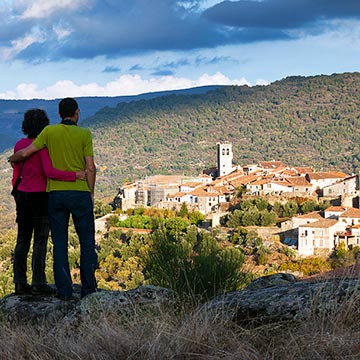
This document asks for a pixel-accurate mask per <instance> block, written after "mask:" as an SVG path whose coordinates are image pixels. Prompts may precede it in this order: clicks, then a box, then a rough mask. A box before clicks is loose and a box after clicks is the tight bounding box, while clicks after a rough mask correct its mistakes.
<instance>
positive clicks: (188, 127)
mask: <svg viewBox="0 0 360 360" xmlns="http://www.w3.org/2000/svg"><path fill="white" fill-rule="evenodd" d="M359 94H360V74H359V73H345V74H337V75H332V76H315V77H289V78H286V79H284V80H281V81H277V82H275V83H273V84H270V85H268V86H254V87H248V86H226V87H221V88H219V89H217V90H212V91H210V92H208V93H206V94H194V93H191V94H170V95H166V96H158V97H155V98H152V99H148V100H145V99H143V100H139V101H131V102H126V103H124V102H123V103H119V104H118V105H117V106H116V107H115V108H110V107H107V108H103V109H102V110H100V111H98V112H97V113H96V114H95V115H94V116H93V117H90V118H88V119H83V121H82V126H85V127H89V128H90V129H91V130H92V132H93V135H94V147H95V152H96V154H95V160H96V162H97V165H98V169H99V172H98V176H97V187H96V191H97V198H99V199H101V198H104V197H107V196H114V195H115V194H116V192H117V188H118V186H119V185H121V184H122V183H123V182H124V181H126V180H137V179H141V178H144V177H146V176H148V175H151V174H185V175H197V174H198V173H199V172H200V171H201V170H202V169H204V168H207V167H213V166H215V165H216V143H217V142H219V141H225V140H227V141H231V142H232V143H233V152H234V163H236V164H239V165H242V166H244V165H248V164H251V163H256V162H258V161H263V160H272V159H277V160H282V161H283V162H284V163H285V164H287V165H291V166H296V165H298V166H299V165H309V166H313V167H315V169H317V170H321V169H323V170H327V169H338V170H342V171H344V172H346V173H351V172H355V171H358V170H359V169H360V154H359V152H360V150H359V139H360V136H359V135H360V126H359V125H360V120H359V116H360V106H359V105H360V95H359ZM7 155H9V151H8V152H5V153H3V154H1V155H0V164H1V165H0V171H1V181H0V197H1V201H2V202H1V204H0V212H1V213H4V212H5V213H9V212H10V211H14V205H13V199H12V198H11V197H10V195H9V192H10V174H11V169H10V166H9V164H8V163H7V162H6V156H7ZM3 222H5V217H3ZM10 222H11V223H12V222H13V219H12V220H11V221H10Z"/></svg>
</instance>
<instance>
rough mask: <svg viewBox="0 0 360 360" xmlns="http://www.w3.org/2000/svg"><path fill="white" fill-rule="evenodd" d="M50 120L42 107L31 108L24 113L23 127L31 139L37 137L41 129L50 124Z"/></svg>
mask: <svg viewBox="0 0 360 360" xmlns="http://www.w3.org/2000/svg"><path fill="white" fill-rule="evenodd" d="M49 123H50V121H49V118H48V116H47V115H46V112H45V111H44V110H41V109H30V110H28V111H26V113H25V114H24V120H23V122H22V126H21V129H22V131H23V133H24V134H25V135H27V137H28V138H29V139H34V138H36V137H37V136H38V135H39V134H40V133H41V130H42V129H43V128H44V127H45V126H47V125H49Z"/></svg>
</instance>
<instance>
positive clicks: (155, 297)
mask: <svg viewBox="0 0 360 360" xmlns="http://www.w3.org/2000/svg"><path fill="white" fill-rule="evenodd" d="M74 295H75V296H74V300H70V301H63V300H60V299H58V298H56V297H54V296H40V295H36V296H35V295H15V294H11V295H7V296H5V297H4V298H2V299H1V300H0V316H1V317H2V318H4V319H6V320H9V321H11V322H31V323H39V322H42V321H46V322H57V323H58V322H59V321H65V322H67V323H68V322H71V323H74V322H76V321H79V320H81V319H82V318H86V317H88V316H99V315H100V314H101V313H104V312H106V311H109V310H111V312H113V313H123V314H127V313H129V312H134V311H136V309H138V308H151V309H158V308H160V307H161V306H162V305H164V304H170V303H171V302H172V301H173V300H174V296H173V293H172V291H171V290H168V289H164V288H160V287H155V286H150V285H148V286H140V287H139V288H137V289H133V290H129V291H107V290H99V291H98V292H96V293H94V294H91V295H88V296H86V297H85V298H83V299H82V300H80V288H79V287H78V286H76V285H75V286H74Z"/></svg>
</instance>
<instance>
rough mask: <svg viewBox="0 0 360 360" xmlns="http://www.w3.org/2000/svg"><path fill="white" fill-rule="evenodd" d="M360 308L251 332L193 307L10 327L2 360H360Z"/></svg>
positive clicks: (353, 305) (0, 350) (0, 341)
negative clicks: (192, 308) (196, 310)
mask: <svg viewBox="0 0 360 360" xmlns="http://www.w3.org/2000/svg"><path fill="white" fill-rule="evenodd" d="M317 300H318V299H317V298H316V297H315V298H314V301H313V303H314V307H318V306H319V304H318V303H317ZM359 304H360V293H359V294H356V293H355V294H354V295H352V296H351V297H349V298H348V299H347V300H346V301H345V302H344V303H341V304H336V303H334V306H333V308H332V309H331V311H330V312H328V313H327V314H325V315H324V314H322V315H317V312H316V311H313V315H311V317H310V318H309V319H307V320H305V321H301V322H278V323H273V324H263V325H261V326H256V327H247V328H245V327H242V326H240V325H239V324H236V323H232V322H229V321H226V320H225V317H223V316H221V314H218V315H219V316H216V317H215V320H214V317H210V316H208V315H209V314H204V313H202V314H201V316H199V313H196V312H191V310H189V309H188V308H186V307H185V306H184V307H183V308H177V309H170V308H169V309H166V310H163V311H162V312H161V313H160V314H159V313H156V314H154V313H150V314H149V313H147V314H144V313H143V312H141V311H135V312H134V313H133V314H132V315H129V314H128V315H127V316H119V315H118V314H116V313H115V312H112V311H111V310H109V309H108V310H107V311H105V312H103V313H102V314H101V315H99V316H98V317H96V316H91V318H90V317H89V318H88V319H85V320H83V321H82V322H80V323H76V324H75V325H74V324H71V323H64V322H61V323H58V324H57V325H55V326H54V325H51V326H50V325H49V324H46V323H44V324H42V325H37V326H31V325H15V324H9V323H4V322H3V323H0V360H2V359H9V360H12V359H14V360H22V359H29V360H30V359H31V360H40V359H41V360H42V359H44V360H58V359H59V360H60V359H61V360H63V359H64V360H67V359H71V360H73V359H75V360H76V359H90V360H91V359H93V360H108V359H134V360H140V359H141V360H145V359H150V360H161V359H214V360H215V359H227V360H230V359H231V360H260V359H261V360H276V359H281V360H282V359H284V360H295V359H296V360H302V359H303V360H309V359H311V360H317V359H319V360H324V359H329V360H332V359H334V360H350V359H354V360H355V359H360V307H359ZM189 314H191V315H189Z"/></svg>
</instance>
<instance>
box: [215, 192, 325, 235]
mask: <svg viewBox="0 0 360 360" xmlns="http://www.w3.org/2000/svg"><path fill="white" fill-rule="evenodd" d="M328 206H329V202H328V201H325V202H322V203H318V202H316V201H315V200H304V201H296V200H290V201H288V202H286V203H284V204H282V203H280V202H278V201H276V202H275V203H274V204H273V205H271V204H270V203H269V202H268V201H267V200H266V199H265V198H261V197H256V198H252V199H243V200H241V201H240V202H239V204H238V205H237V206H236V207H235V208H234V209H233V210H232V211H231V212H230V213H229V214H228V215H226V216H225V217H224V219H223V220H222V222H223V224H224V225H225V226H227V227H231V228H236V227H239V226H252V225H256V226H269V225H273V224H275V222H276V221H278V220H279V219H284V218H290V217H292V216H295V215H297V214H307V213H309V212H312V211H320V210H324V209H326V208H327V207H328Z"/></svg>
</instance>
